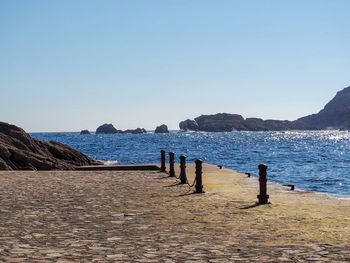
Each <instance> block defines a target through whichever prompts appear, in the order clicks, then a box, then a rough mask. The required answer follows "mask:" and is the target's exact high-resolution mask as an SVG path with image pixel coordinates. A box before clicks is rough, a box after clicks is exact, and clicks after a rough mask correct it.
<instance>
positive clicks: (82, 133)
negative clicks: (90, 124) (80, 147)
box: [80, 130, 91, 135]
mask: <svg viewBox="0 0 350 263" xmlns="http://www.w3.org/2000/svg"><path fill="white" fill-rule="evenodd" d="M90 134H91V133H90V132H89V131H88V130H82V131H81V132H80V135H90Z"/></svg>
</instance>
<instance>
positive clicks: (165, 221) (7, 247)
mask: <svg viewBox="0 0 350 263" xmlns="http://www.w3.org/2000/svg"><path fill="white" fill-rule="evenodd" d="M242 187H244V186H242ZM280 195H283V194H280ZM255 198H256V194H255V196H254V195H253V199H252V200H254V199H255ZM289 199H290V198H285V199H281V200H282V201H277V200H276V202H275V203H276V204H272V205H265V206H257V207H255V206H254V205H249V204H252V203H251V202H250V201H249V200H246V198H243V197H239V198H238V197H237V195H236V196H235V195H226V194H220V193H217V192H215V191H212V190H210V189H209V191H208V192H207V193H205V194H199V195H198V194H191V192H189V188H188V186H180V185H176V184H175V180H174V179H172V178H167V177H166V175H165V174H162V173H158V172H120V171H118V172H113V171H103V172H0V261H1V262H24V261H26V262H107V261H119V262H169V263H170V262H213V263H214V262H303V261H307V262H311V261H314V262H323V261H329V262H350V253H349V251H350V239H349V238H350V234H349V233H350V230H349V228H350V226H349V222H350V219H349V214H350V213H349V214H348V212H349V210H347V211H345V210H346V209H349V206H347V207H346V206H344V207H343V206H342V205H343V203H340V204H337V205H338V208H339V209H338V210H339V212H340V214H339V215H337V214H334V212H332V213H331V214H326V215H323V216H319V214H317V213H315V216H313V214H314V213H313V212H311V214H308V213H307V212H303V211H298V208H297V207H292V208H288V207H286V206H287V203H285V204H284V203H283V202H287V201H284V200H289ZM282 204H284V205H282ZM345 204H349V203H348V202H347V203H345ZM323 221H325V222H323ZM324 224H326V225H324ZM328 224H334V225H328ZM299 229H300V231H299ZM347 241H348V242H347Z"/></svg>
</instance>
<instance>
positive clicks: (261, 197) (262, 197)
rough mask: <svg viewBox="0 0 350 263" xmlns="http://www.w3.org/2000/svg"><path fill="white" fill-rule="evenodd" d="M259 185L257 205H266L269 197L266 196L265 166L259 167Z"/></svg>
mask: <svg viewBox="0 0 350 263" xmlns="http://www.w3.org/2000/svg"><path fill="white" fill-rule="evenodd" d="M258 168H259V183H260V194H259V195H258V200H259V205H264V204H267V203H268V199H269V195H268V194H267V187H266V182H267V172H266V171H267V166H266V165H265V164H260V165H259V167H258Z"/></svg>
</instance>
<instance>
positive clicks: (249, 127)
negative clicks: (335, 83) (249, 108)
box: [179, 87, 350, 132]
mask: <svg viewBox="0 0 350 263" xmlns="http://www.w3.org/2000/svg"><path fill="white" fill-rule="evenodd" d="M179 127H180V129H181V130H192V131H208V132H226V131H233V130H238V131H284V130H319V129H349V128H350V87H347V88H345V89H343V90H341V91H339V92H338V93H337V94H336V96H335V97H334V98H333V99H332V100H331V101H330V102H329V103H327V105H326V106H325V107H324V109H323V110H321V111H320V112H319V113H317V114H312V115H308V116H305V117H302V118H300V119H297V120H296V121H281V120H262V119H258V118H247V119H244V118H243V117H242V116H241V115H237V114H228V113H218V114H215V115H201V116H199V117H197V118H195V119H194V120H185V121H182V122H180V124H179Z"/></svg>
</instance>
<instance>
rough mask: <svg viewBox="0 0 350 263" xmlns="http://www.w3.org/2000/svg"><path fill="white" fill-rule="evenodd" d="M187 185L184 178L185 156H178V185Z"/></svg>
mask: <svg viewBox="0 0 350 263" xmlns="http://www.w3.org/2000/svg"><path fill="white" fill-rule="evenodd" d="M185 183H187V177H186V156H185V155H181V156H180V184H185Z"/></svg>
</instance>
